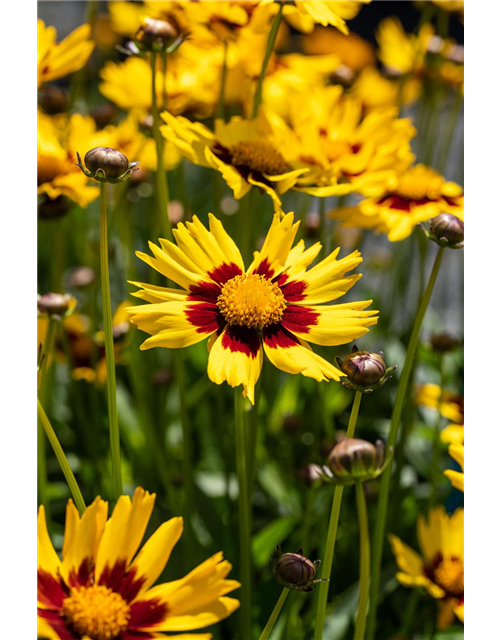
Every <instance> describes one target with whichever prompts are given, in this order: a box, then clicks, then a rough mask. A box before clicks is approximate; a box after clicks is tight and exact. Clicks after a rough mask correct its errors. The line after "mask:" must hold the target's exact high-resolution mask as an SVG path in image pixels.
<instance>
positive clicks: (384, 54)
mask: <svg viewBox="0 0 500 640" xmlns="http://www.w3.org/2000/svg"><path fill="white" fill-rule="evenodd" d="M433 36H434V27H433V26H432V25H431V24H430V23H428V22H426V23H424V24H423V25H422V26H421V28H420V31H419V32H418V34H417V35H414V34H411V35H409V34H407V33H406V31H405V30H404V29H403V25H402V24H401V22H400V20H399V19H398V18H385V19H384V20H382V21H381V22H380V24H379V27H378V29H377V32H376V38H377V42H378V44H379V52H378V56H379V58H380V61H381V62H382V63H383V64H385V65H386V66H387V67H388V68H389V69H390V70H391V71H393V72H397V73H400V74H402V75H405V74H408V73H413V72H416V73H420V72H421V71H422V70H423V68H424V63H425V55H426V53H427V48H428V45H429V42H430V40H431V38H432V37H433Z"/></svg>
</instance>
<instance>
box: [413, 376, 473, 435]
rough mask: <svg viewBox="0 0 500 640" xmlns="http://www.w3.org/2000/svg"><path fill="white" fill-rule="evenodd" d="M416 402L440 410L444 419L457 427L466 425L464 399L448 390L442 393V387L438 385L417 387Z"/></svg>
mask: <svg viewBox="0 0 500 640" xmlns="http://www.w3.org/2000/svg"><path fill="white" fill-rule="evenodd" d="M441 395H442V397H441ZM414 402H415V404H416V405H421V406H423V407H429V408H430V409H438V408H439V412H440V413H441V415H442V416H443V418H447V419H448V420H451V421H452V422H455V423H456V424H457V425H463V423H464V397H463V396H459V395H457V394H454V393H451V392H450V391H446V390H445V391H444V392H443V393H441V387H440V386H439V385H437V384H423V385H420V386H419V387H417V388H416V391H415V399H414Z"/></svg>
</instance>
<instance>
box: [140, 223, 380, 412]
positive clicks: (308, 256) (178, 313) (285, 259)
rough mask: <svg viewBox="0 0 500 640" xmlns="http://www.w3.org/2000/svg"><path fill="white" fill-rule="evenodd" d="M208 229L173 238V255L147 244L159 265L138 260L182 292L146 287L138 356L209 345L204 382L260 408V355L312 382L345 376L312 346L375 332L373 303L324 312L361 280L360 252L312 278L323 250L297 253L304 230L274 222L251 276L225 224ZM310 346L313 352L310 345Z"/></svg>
mask: <svg viewBox="0 0 500 640" xmlns="http://www.w3.org/2000/svg"><path fill="white" fill-rule="evenodd" d="M209 221H210V226H209V229H207V228H206V227H205V226H204V225H203V224H202V223H201V222H200V220H199V219H198V218H196V217H194V218H193V222H187V223H186V224H182V223H181V224H179V225H178V226H177V229H175V230H174V232H173V233H174V237H175V239H176V241H177V246H176V245H175V244H174V243H172V242H169V241H167V240H163V239H160V245H161V247H157V246H156V245H154V244H153V243H150V248H151V251H152V253H153V257H150V256H148V255H146V254H144V253H142V252H138V253H137V255H138V257H139V258H141V259H142V260H144V262H146V263H147V264H149V265H150V266H151V267H153V268H154V269H156V270H157V271H159V272H160V273H161V274H162V275H164V276H165V277H166V278H169V279H171V280H173V281H174V282H176V283H177V284H178V285H180V286H181V287H182V289H166V288H163V287H158V286H152V285H149V284H143V283H133V284H136V285H137V286H139V287H140V290H139V291H138V292H137V293H135V294H134V295H135V296H137V297H139V298H142V299H143V300H146V301H147V302H149V303H151V304H149V305H142V306H137V307H131V308H130V309H129V310H128V311H129V313H130V314H131V322H132V323H134V324H136V325H137V326H138V327H139V328H140V329H141V330H142V331H145V332H146V333H149V334H150V335H151V337H150V338H148V339H147V340H146V341H145V342H144V344H143V345H142V346H141V349H151V348H152V347H168V348H180V347H187V346H189V345H192V344H195V343H197V342H200V341H201V340H203V339H205V338H209V342H208V348H209V351H210V355H209V358H208V375H209V377H210V379H211V380H212V381H213V382H215V383H217V384H221V383H222V382H225V381H226V382H228V383H229V384H230V385H231V386H232V387H237V386H239V385H243V387H244V394H245V395H247V396H248V398H249V399H250V401H251V402H253V400H254V387H255V383H256V382H257V380H258V378H259V375H260V371H261V368H262V361H263V351H262V347H263V348H264V351H265V353H266V354H267V356H268V358H269V360H270V361H271V362H272V363H273V364H274V365H275V366H276V367H278V368H279V369H281V370H282V371H286V372H288V373H302V374H303V375H305V376H307V377H310V378H314V379H315V380H318V381H321V380H328V379H333V380H339V379H340V378H341V377H342V376H343V375H344V374H343V373H342V371H340V370H339V369H337V368H336V367H334V366H333V365H331V364H330V363H329V362H327V361H326V360H324V359H323V358H321V357H320V356H318V355H316V354H315V353H314V352H313V351H312V350H311V348H310V347H309V345H308V344H307V342H312V343H315V344H320V345H329V346H333V345H339V344H345V343H346V342H349V341H351V340H353V339H354V338H357V337H359V336H361V335H364V334H365V333H366V332H367V331H368V327H369V326H371V325H373V324H375V323H376V322H377V318H376V313H377V312H376V311H366V310H365V309H366V307H367V306H368V305H369V304H370V301H364V302H348V303H345V304H339V305H327V304H324V303H326V302H331V301H333V300H336V299H337V298H339V297H341V296H342V295H344V293H346V292H347V291H348V290H349V289H350V288H351V287H352V286H353V285H354V284H355V283H356V282H357V280H358V279H359V278H360V277H361V276H360V275H350V276H346V275H345V274H346V272H348V271H350V270H351V269H354V268H355V267H357V266H358V265H359V263H360V262H361V260H362V258H361V255H360V254H359V252H358V251H355V252H353V253H351V254H350V255H349V256H347V257H345V258H342V259H341V260H337V259H336V258H337V255H338V253H339V251H340V249H337V250H336V251H334V252H333V253H332V254H331V255H330V256H328V257H327V258H326V259H324V260H323V261H321V262H320V263H318V264H317V265H316V266H314V267H313V268H311V269H310V270H309V271H307V267H309V265H311V264H312V262H313V261H314V259H315V258H316V256H317V255H318V253H319V251H320V250H321V245H320V244H319V243H316V244H315V245H313V246H312V247H310V248H309V249H307V250H306V249H305V245H304V243H303V241H300V242H299V243H298V244H297V245H296V246H295V247H294V248H292V244H293V240H294V238H295V235H296V233H297V229H298V223H294V222H293V214H292V213H289V214H287V215H285V216H284V217H283V218H282V219H281V220H280V216H279V214H276V215H275V216H274V219H273V223H272V225H271V228H270V230H269V233H268V234H267V237H266V239H265V241H264V244H263V246H262V249H261V250H260V251H257V252H255V253H254V259H253V261H252V263H251V264H250V265H249V266H248V268H247V269H245V266H244V264H243V260H242V257H241V254H240V252H239V250H238V248H237V246H236V244H235V243H234V241H233V240H232V239H231V238H230V237H229V236H228V235H227V233H226V232H225V230H224V228H223V226H222V224H221V223H220V222H219V220H217V219H216V218H215V217H214V216H213V215H212V214H209ZM306 341H307V342H306Z"/></svg>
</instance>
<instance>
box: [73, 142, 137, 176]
mask: <svg viewBox="0 0 500 640" xmlns="http://www.w3.org/2000/svg"><path fill="white" fill-rule="evenodd" d="M84 162H85V166H86V167H87V169H88V170H89V171H90V173H91V174H92V175H93V176H94V177H95V176H96V175H98V174H100V173H103V174H104V177H105V178H106V179H107V180H116V179H118V178H119V177H120V176H121V175H123V174H124V173H125V171H126V170H127V169H128V164H129V163H128V159H127V156H126V155H125V154H123V153H122V152H121V151H117V150H116V149H111V148H110V147H95V149H91V150H90V151H87V153H86V154H85V159H84Z"/></svg>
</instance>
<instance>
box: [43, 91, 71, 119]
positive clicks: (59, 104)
mask: <svg viewBox="0 0 500 640" xmlns="http://www.w3.org/2000/svg"><path fill="white" fill-rule="evenodd" d="M38 104H39V105H40V107H41V109H42V110H43V111H45V113H48V114H49V115H50V116H53V115H55V114H56V113H64V112H66V111H67V110H68V107H69V94H68V92H67V91H66V90H65V89H63V88H62V87H58V86H57V85H55V84H46V85H44V86H43V87H41V89H40V91H39V92H38Z"/></svg>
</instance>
